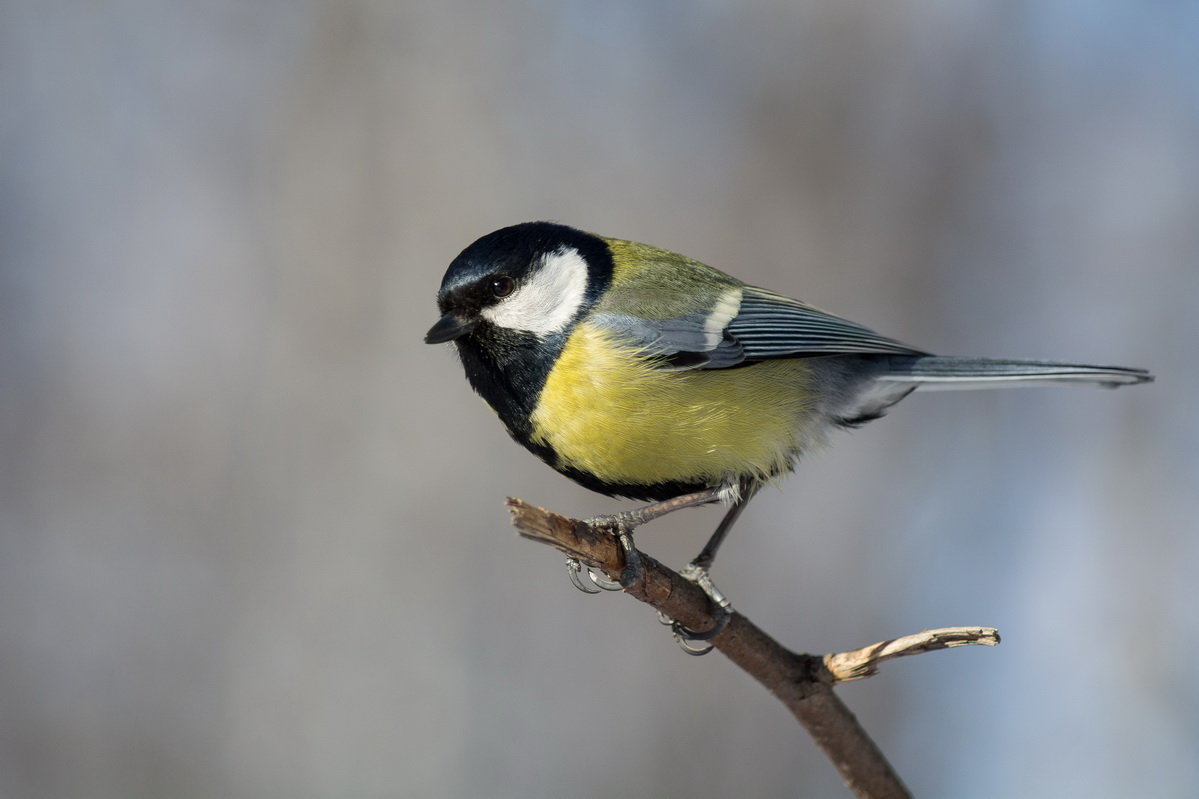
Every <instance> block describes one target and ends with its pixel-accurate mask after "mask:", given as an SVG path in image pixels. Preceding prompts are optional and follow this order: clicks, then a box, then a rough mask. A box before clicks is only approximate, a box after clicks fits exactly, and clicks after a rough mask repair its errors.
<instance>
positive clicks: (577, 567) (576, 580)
mask: <svg viewBox="0 0 1199 799" xmlns="http://www.w3.org/2000/svg"><path fill="white" fill-rule="evenodd" d="M581 571H583V564H582V563H580V562H579V560H578V559H577V558H567V559H566V574H567V576H568V577H570V581H571V583H573V584H574V587H575V588H577V589H579V590H580V591H582V592H583V593H584V594H598V593H599V592H600V590H599V588H596V587H595V586H590V585H587V583H585V582H583V579H582V578H581V577H579V572H581ZM587 574H588V575H590V574H591V569H588V570H587ZM593 579H594V578H593Z"/></svg>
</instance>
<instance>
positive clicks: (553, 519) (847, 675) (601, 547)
mask: <svg viewBox="0 0 1199 799" xmlns="http://www.w3.org/2000/svg"><path fill="white" fill-rule="evenodd" d="M508 506H509V508H510V509H511V512H512V523H513V524H514V525H515V526H516V529H517V531H518V532H519V533H520V535H521V536H523V537H525V538H528V539H530V540H533V541H538V542H540V543H543V544H548V545H550V546H552V547H554V548H556V549H558V550H560V551H561V552H563V553H565V554H566V555H567V556H568V557H572V558H577V559H578V560H580V561H582V562H583V563H586V564H587V565H589V566H591V567H593V568H596V569H599V570H601V571H603V572H604V573H605V574H607V575H608V576H609V577H610V578H612V579H614V580H619V579H620V575H621V572H622V570H623V569H624V561H623V557H622V554H621V551H620V547H619V545H618V544H617V542H616V539H615V537H613V536H612V535H611V534H609V533H608V532H607V531H606V530H603V529H598V528H595V527H592V526H590V525H588V524H587V523H586V522H583V521H580V520H579V519H572V518H569V517H566V516H562V515H560V514H557V513H554V512H552V511H547V510H545V509H544V508H538V507H536V506H533V505H530V504H528V503H526V502H524V501H523V500H519V499H512V498H509V500H508ZM640 554H641V559H642V564H643V567H644V576H643V577H642V579H640V580H638V581H637V582H635V583H633V584H630V585H626V586H624V591H625V593H627V594H629V595H630V596H633V597H635V598H637V599H639V600H641V601H642V602H645V603H647V604H649V605H652V606H653V607H655V608H657V609H658V610H659V611H661V612H662V613H664V614H666V615H667V616H669V617H670V618H672V619H674V620H675V621H677V622H680V623H681V624H683V625H684V626H686V627H687V628H689V629H691V630H696V631H699V632H703V631H705V630H710V629H712V627H713V626H714V625H715V623H716V619H715V617H714V615H713V611H714V608H713V606H712V603H711V601H710V600H709V598H708V596H707V595H706V594H705V593H704V592H703V591H701V590H700V589H699V588H698V587H696V586H695V585H694V584H693V583H690V582H688V581H687V580H685V579H683V578H682V577H681V576H680V575H679V574H678V572H675V571H674V570H672V569H669V568H667V567H666V566H664V565H662V564H661V563H660V562H658V561H657V560H655V559H654V558H652V557H650V556H649V555H646V554H644V553H640ZM730 614H731V618H730V619H729V623H728V626H727V627H725V629H724V630H723V631H722V632H721V633H720V634H719V635H717V636H715V637H714V638H713V639H712V640H711V644H712V645H713V647H715V648H716V649H719V650H720V651H721V652H722V653H723V654H724V655H725V656H726V657H728V658H729V660H731V661H733V662H734V663H736V664H737V665H738V666H740V667H741V668H742V669H743V670H744V671H746V672H748V673H749V674H750V675H751V676H752V677H753V678H754V679H756V680H757V681H758V682H760V683H761V684H762V685H763V686H764V687H765V688H766V689H767V690H768V691H770V692H771V693H772V694H774V695H775V696H776V697H777V698H778V699H779V701H781V702H782V703H783V704H784V705H785V706H786V707H787V709H788V710H790V711H791V713H792V715H794V716H795V718H796V719H797V720H798V721H799V723H800V724H802V725H803V726H804V728H805V729H807V731H808V733H809V734H810V735H811V736H812V738H813V739H814V740H815V741H816V743H817V745H818V746H820V748H821V749H823V750H824V752H825V754H826V755H827V756H828V757H829V759H831V760H832V761H833V764H834V765H835V766H836V767H837V769H838V771H840V772H841V776H842V778H843V779H844V780H845V783H846V785H847V786H848V787H849V788H850V790H852V791H853V792H854V793H855V794H856V795H857V796H860V797H870V798H871V799H874V798H875V797H903V796H909V793H908V791H907V789H906V788H905V787H904V786H903V783H902V782H901V781H900V779H899V777H898V775H896V774H895V772H894V770H893V769H892V768H891V766H890V764H889V763H887V761H886V758H884V757H883V754H882V752H881V751H879V749H878V746H877V745H876V744H875V743H874V741H873V740H871V738H870V736H869V735H868V734H867V733H866V731H865V730H864V729H863V728H862V726H861V725H860V724H859V723H858V720H857V718H855V717H854V715H853V713H852V712H850V710H849V708H848V707H846V706H845V704H844V703H842V702H841V700H840V698H839V697H837V696H836V695H835V694H834V693H833V691H832V688H833V686H834V685H836V684H838V683H841V682H847V681H850V680H858V679H862V678H864V677H869V676H871V675H872V674H875V673H876V672H877V670H878V665H879V664H880V663H882V662H883V661H885V660H890V659H891V658H897V657H905V656H907V655H916V654H920V653H921V652H931V651H933V650H935V649H947V648H949V647H955V646H966V645H971V644H982V645H985V646H994V645H995V644H997V643H999V634H998V633H997V632H996V631H995V630H993V629H991V628H989V627H951V628H946V629H941V630H926V631H924V632H921V633H916V634H915V635H907V636H903V637H901V638H894V639H891V640H889V641H882V642H879V643H877V644H872V645H870V646H867V647H863V648H861V649H857V650H854V651H852V652H839V653H834V654H829V655H823V656H821V655H807V654H798V653H795V652H792V651H790V650H789V649H786V648H785V647H783V646H782V645H781V644H779V643H778V642H777V641H775V640H774V639H773V638H771V637H770V636H769V635H767V634H766V633H765V632H763V631H762V630H761V629H760V628H759V627H758V626H757V625H755V624H754V623H753V622H751V621H750V620H749V619H747V618H745V617H744V616H742V615H741V614H740V613H737V612H736V611H735V610H730Z"/></svg>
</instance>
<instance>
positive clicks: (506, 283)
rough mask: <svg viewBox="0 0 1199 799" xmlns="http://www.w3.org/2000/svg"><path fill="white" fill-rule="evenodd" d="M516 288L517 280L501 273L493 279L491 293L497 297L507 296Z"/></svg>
mask: <svg viewBox="0 0 1199 799" xmlns="http://www.w3.org/2000/svg"><path fill="white" fill-rule="evenodd" d="M515 288H516V281H515V280H513V279H512V278H510V277H508V276H507V275H501V276H500V277H497V278H496V279H495V280H492V281H491V293H492V294H494V295H495V296H496V297H501V298H502V297H507V296H508V295H509V294H511V293H512V290H513V289H515Z"/></svg>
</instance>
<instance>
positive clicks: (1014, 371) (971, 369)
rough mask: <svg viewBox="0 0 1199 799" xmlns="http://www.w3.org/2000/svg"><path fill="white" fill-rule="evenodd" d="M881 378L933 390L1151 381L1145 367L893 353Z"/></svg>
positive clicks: (1131, 383)
mask: <svg viewBox="0 0 1199 799" xmlns="http://www.w3.org/2000/svg"><path fill="white" fill-rule="evenodd" d="M888 360H889V365H888V368H887V370H886V372H885V373H884V374H883V375H882V376H881V377H879V378H878V379H879V380H882V381H886V382H897V383H916V384H917V385H919V386H920V387H921V388H924V389H931V390H938V389H940V390H944V389H965V388H1001V387H1004V386H1030V385H1048V384H1055V383H1084V384H1085V383H1090V384H1091V385H1096V386H1103V387H1104V388H1117V387H1119V386H1131V385H1135V384H1137V383H1150V382H1152V381H1153V375H1151V374H1149V372H1148V371H1147V370H1145V369H1133V368H1130V367H1127V366H1090V365H1087V364H1081V363H1054V362H1052V361H1008V360H1001V359H996V358H956V357H946V356H939V355H925V356H902V355H896V356H891V357H890V358H889V359H888Z"/></svg>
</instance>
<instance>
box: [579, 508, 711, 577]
mask: <svg viewBox="0 0 1199 799" xmlns="http://www.w3.org/2000/svg"><path fill="white" fill-rule="evenodd" d="M719 499H720V489H717V488H712V489H707V490H704V491H696V492H695V493H694V494H683V495H682V496H678V497H673V498H671V499H667V500H663V501H662V502H655V503H654V504H652V505H646V506H645V507H644V508H636V509H634V510H626V511H621V512H619V513H613V514H611V515H608V516H596V517H595V518H593V519H588V520H587V524H589V525H590V526H592V527H600V528H606V529H608V530H610V531H611V532H612V534H613V535H614V536H616V540H617V543H619V544H620V551H621V554H622V555H624V564H625V566H624V570H623V571H622V572H621V575H620V580H619V581H615V580H609V579H608V578H607V577H603V576H601V575H599V574H596V573H595V572H594V571H592V570H591V569H589V568H586V567H584V566H583V564H582V563H580V562H579V561H578V560H577V559H576V558H567V560H566V570H567V574H568V575H569V576H570V581H571V582H572V583H574V586H575V588H577V589H579V590H580V591H582V592H583V593H585V594H594V593H598V589H603V590H604V591H620V590H621V589H622V588H623V587H624V586H626V585H632V584H633V583H635V582H637V581H638V580H640V579H641V576H642V574H643V571H642V568H641V556H640V555H638V554H637V550H636V548H635V547H634V546H633V530H635V529H637V528H638V527H640V526H641V525H643V524H646V523H648V522H652V521H653V520H654V519H657V518H660V517H662V516H665V515H666V514H668V513H672V512H674V511H676V510H682V509H683V508H693V507H695V506H696V505H706V504H708V503H709V502H716V501H718V500H719ZM584 572H586V574H587V577H588V579H589V580H590V582H591V585H589V584H588V583H587V582H585V581H584V580H583V579H582V574H583V573H584Z"/></svg>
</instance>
